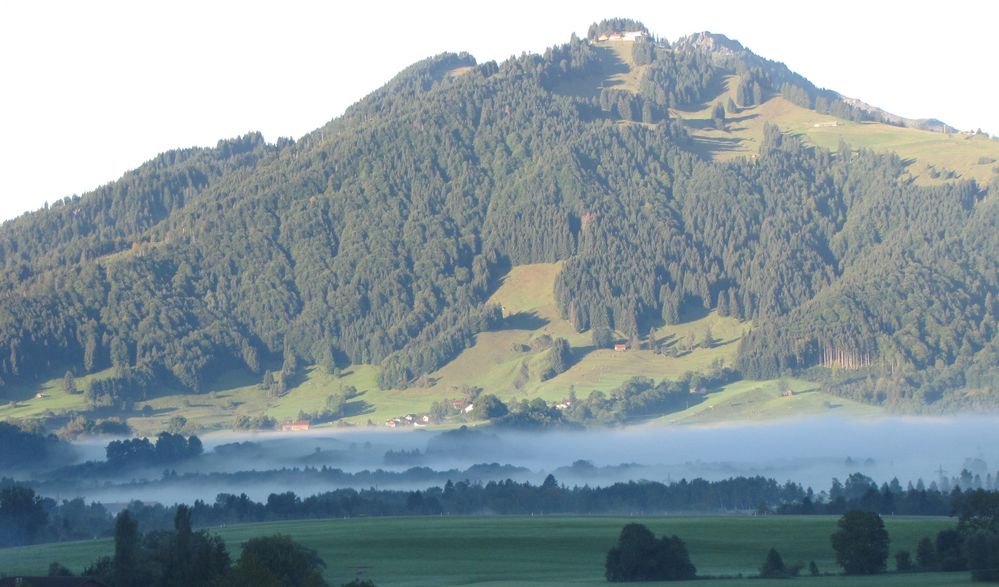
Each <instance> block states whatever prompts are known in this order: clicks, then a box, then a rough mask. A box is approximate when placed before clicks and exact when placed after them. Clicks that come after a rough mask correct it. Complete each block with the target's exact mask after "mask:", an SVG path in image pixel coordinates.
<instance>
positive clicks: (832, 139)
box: [673, 76, 999, 184]
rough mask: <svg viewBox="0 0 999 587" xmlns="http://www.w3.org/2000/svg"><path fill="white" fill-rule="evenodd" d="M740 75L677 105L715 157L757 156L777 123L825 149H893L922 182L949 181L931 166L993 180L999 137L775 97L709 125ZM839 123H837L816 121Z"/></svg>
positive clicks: (699, 143)
mask: <svg viewBox="0 0 999 587" xmlns="http://www.w3.org/2000/svg"><path fill="white" fill-rule="evenodd" d="M738 83H739V78H738V76H729V77H728V78H726V79H725V81H724V88H725V90H724V91H723V92H722V93H721V94H720V95H719V96H718V97H717V98H715V99H713V100H711V101H709V102H708V104H707V105H706V106H705V107H704V108H700V109H698V110H690V111H684V110H674V111H673V114H674V115H676V116H678V117H680V118H682V119H683V120H684V122H685V124H686V126H687V128H688V129H689V130H690V132H691V134H692V135H693V137H694V149H695V150H696V151H698V152H699V153H701V154H702V155H704V156H706V157H710V158H712V159H714V160H716V161H725V160H728V159H732V158H734V157H744V156H753V155H756V154H757V153H758V152H759V148H760V144H761V143H762V141H763V126H764V124H765V123H767V122H769V123H773V124H776V125H777V126H779V127H780V128H781V130H783V131H784V132H789V133H792V134H796V135H799V136H802V137H804V138H805V140H806V142H808V143H811V144H814V145H817V146H819V147H823V148H827V149H836V148H837V147H838V146H839V141H840V140H843V141H845V142H846V143H847V144H848V145H850V147H852V148H854V149H860V148H866V149H873V150H875V151H880V152H895V153H898V155H899V156H900V157H902V158H903V159H904V160H906V161H908V162H909V166H908V171H909V173H910V175H912V176H913V177H914V178H915V179H916V180H917V181H918V182H919V183H923V184H934V183H941V182H943V181H946V179H945V177H944V176H943V175H941V176H940V177H938V178H934V177H932V175H931V169H930V167H929V166H933V167H934V168H935V169H936V171H937V172H939V173H941V174H942V173H945V172H946V171H948V170H949V171H953V172H955V173H956V177H955V178H954V179H975V180H977V181H978V182H979V183H985V182H987V181H989V179H990V178H991V177H992V175H993V174H994V173H995V171H994V170H993V168H994V167H996V164H997V163H996V162H999V141H994V140H991V139H989V138H987V137H984V136H978V135H969V134H962V133H958V134H944V133H937V132H930V131H925V130H917V129H913V128H904V127H897V126H891V125H887V124H866V123H865V124H859V123H855V122H852V121H849V120H843V119H841V118H836V117H834V116H830V115H828V114H819V113H818V112H815V111H814V110H809V109H807V108H802V107H800V106H797V105H795V104H792V103H791V102H788V101H787V100H785V99H784V98H781V97H779V96H778V97H774V98H771V99H769V100H767V101H766V102H764V103H763V104H760V105H758V106H754V107H751V108H740V109H739V112H737V113H734V114H727V122H726V128H725V130H718V129H715V128H714V126H713V125H712V124H711V107H712V106H713V105H714V103H716V102H718V101H721V102H722V103H723V104H725V103H727V102H728V99H729V98H732V99H733V100H734V98H735V89H736V87H737V86H738ZM831 123H835V124H836V126H818V127H817V126H815V125H816V124H820V125H826V124H831Z"/></svg>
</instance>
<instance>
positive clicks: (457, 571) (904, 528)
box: [0, 516, 970, 587]
mask: <svg viewBox="0 0 999 587" xmlns="http://www.w3.org/2000/svg"><path fill="white" fill-rule="evenodd" d="M629 522H641V523H644V524H646V525H648V526H649V527H650V528H651V529H652V530H653V531H654V532H655V533H656V534H663V533H667V534H671V535H672V534H676V535H677V536H680V537H681V538H683V539H684V541H686V543H687V546H688V548H689V550H690V556H691V560H692V561H693V562H694V564H695V565H697V569H698V573H699V574H700V575H714V576H719V575H726V576H732V577H735V576H738V575H739V574H742V575H744V576H747V577H748V576H750V575H754V574H756V572H757V569H758V567H759V565H760V564H761V563H762V561H763V559H764V557H765V555H766V552H767V550H768V549H769V548H771V547H775V548H777V550H778V551H780V553H781V554H782V555H783V557H784V560H785V561H787V562H788V563H792V562H795V561H801V562H803V563H805V564H806V565H807V563H808V561H811V560H814V561H815V562H816V564H817V565H818V567H819V569H820V571H821V572H823V573H834V572H836V571H837V570H838V568H837V567H836V565H835V560H834V554H833V551H832V549H831V547H830V546H829V535H830V534H831V533H832V532H833V530H834V529H835V526H836V518H833V517H782V516H771V517H656V518H647V517H631V518H624V517H548V516H538V517H498V516H497V517H454V518H368V519H348V520H314V521H302V522H279V523H268V524H246V525H239V526H232V527H227V528H221V529H217V530H213V531H216V532H217V533H218V534H219V535H221V536H222V537H223V538H224V539H225V541H226V543H227V544H228V545H229V546H230V548H231V549H232V550H236V549H237V548H238V545H239V544H240V543H242V542H243V541H245V540H247V539H249V538H251V537H254V536H260V535H268V534H275V533H282V534H290V535H291V536H293V537H294V538H295V539H296V540H299V541H301V542H302V543H304V544H306V545H308V546H310V547H312V548H315V549H316V550H318V551H319V553H320V554H321V555H322V557H323V558H324V559H325V561H326V563H327V572H326V577H327V579H328V580H329V581H330V583H331V584H340V583H343V582H345V581H347V580H349V579H350V578H352V577H353V575H354V572H355V570H356V569H357V568H358V567H365V568H367V569H368V570H367V576H368V577H370V578H371V579H373V580H374V581H375V583H377V584H378V585H382V586H384V585H399V586H411V587H423V586H426V587H429V586H437V585H490V586H495V585H597V584H604V583H605V582H604V580H603V562H604V557H605V555H606V552H607V549H608V548H610V546H612V545H613V544H614V543H615V542H616V539H617V535H618V533H619V532H620V530H621V527H622V526H624V524H627V523H629ZM885 523H886V525H887V528H888V531H889V533H890V535H891V552H892V553H894V552H896V551H898V550H900V549H907V550H909V551H910V552H914V551H915V547H916V543H917V541H918V540H919V538H921V537H922V536H926V535H935V534H936V532H937V531H939V530H941V529H943V528H945V527H948V526H952V525H953V521H952V520H948V519H941V518H913V517H905V518H886V520H885ZM111 549H112V544H111V542H110V541H107V540H102V541H91V542H76V543H67V544H57V545H43V546H35V547H28V548H16V549H7V550H0V570H3V571H6V572H8V573H44V571H45V570H46V568H47V567H48V564H49V563H50V562H51V561H53V560H58V561H60V562H62V563H63V564H66V565H67V566H69V567H70V568H71V569H75V570H80V569H82V568H83V566H85V565H86V564H87V563H88V562H89V561H91V560H93V559H95V558H96V557H98V556H101V555H106V554H110V553H111ZM806 573H807V571H806ZM793 582H794V583H802V584H805V585H809V586H816V587H818V586H824V585H836V586H840V585H842V586H847V585H849V586H854V585H857V586H860V585H965V584H968V583H970V581H969V577H968V574H967V573H954V574H939V573H931V574H917V575H895V574H887V575H881V576H877V577H868V578H847V577H840V576H820V577H801V578H799V579H796V580H794V581H793ZM696 584H697V585H703V586H711V585H733V584H747V585H754V586H759V587H762V586H766V585H787V584H788V581H786V580H785V581H775V582H770V581H761V580H757V579H743V580H735V579H724V580H722V579H715V580H701V581H698V582H697V583H696Z"/></svg>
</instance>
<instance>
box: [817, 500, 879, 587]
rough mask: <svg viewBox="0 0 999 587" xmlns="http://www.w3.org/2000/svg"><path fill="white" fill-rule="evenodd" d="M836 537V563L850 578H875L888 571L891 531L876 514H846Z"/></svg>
mask: <svg viewBox="0 0 999 587" xmlns="http://www.w3.org/2000/svg"><path fill="white" fill-rule="evenodd" d="M836 525H837V527H838V530H836V532H834V533H833V534H832V536H831V537H830V540H831V541H832V547H833V550H834V551H836V563H837V564H838V565H840V566H841V567H843V570H844V571H845V572H846V574H848V575H871V574H874V573H878V572H881V571H884V570H885V563H886V562H887V560H888V531H887V530H885V523H884V521H883V520H882V519H881V516H879V515H878V514H876V513H873V512H864V511H860V510H851V511H849V512H846V513H845V514H843V517H841V518H840V519H839V522H838V523H837V524H836Z"/></svg>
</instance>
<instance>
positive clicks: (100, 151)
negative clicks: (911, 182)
mask: <svg viewBox="0 0 999 587" xmlns="http://www.w3.org/2000/svg"><path fill="white" fill-rule="evenodd" d="M817 6H818V4H817V3H813V2H803V1H798V2H765V1H757V2H747V1H745V0H741V1H736V2H731V1H728V0H711V1H708V2H693V1H690V0H685V1H683V2H675V1H666V0H659V1H645V2H638V1H627V0H617V1H615V2H607V1H606V0H604V1H600V2H596V1H591V0H575V1H572V2H544V1H542V0H534V1H531V2H524V1H521V0H503V1H499V2H493V3H489V4H486V3H484V2H472V1H468V0H466V1H463V2H452V1H446V2H444V1H442V2H412V1H407V2H398V3H391V2H384V1H381V0H364V1H349V0H348V1H329V2H304V1H283V2H258V1H255V0H254V1H240V2H206V1H203V0H202V1H189V0H172V1H170V2H165V1H163V0H150V1H145V0H142V1H139V2H136V1H134V0H132V1H127V2H106V1H87V2H80V1H78V0H77V1H67V2H55V1H47V0H3V2H0V220H3V219H7V218H12V217H14V216H16V215H18V214H21V213H23V212H25V211H28V210H33V209H37V208H39V207H41V206H42V205H43V204H44V203H45V202H46V201H49V202H51V201H54V200H57V199H60V198H62V197H63V196H66V195H72V194H81V193H84V192H87V191H89V190H91V189H93V188H95V187H97V186H99V185H101V184H103V183H107V182H108V181H111V180H114V179H116V178H118V177H120V176H121V174H122V173H123V172H125V171H126V170H128V169H132V168H135V167H137V166H138V165H139V164H141V163H142V162H143V161H146V160H148V159H150V158H152V157H153V156H155V155H156V154H157V153H160V152H162V151H165V150H168V149H172V148H178V147H188V146H194V145H201V146H209V145H214V144H215V143H216V142H217V141H218V139H220V138H226V137H232V136H236V135H239V134H243V133H245V132H247V131H250V130H259V131H261V132H263V133H264V136H265V138H266V139H267V140H268V141H273V140H275V139H277V138H278V137H280V136H292V137H295V138H298V137H300V136H301V135H302V134H304V133H306V132H308V131H310V130H312V129H314V128H317V127H319V126H320V125H322V124H324V123H325V122H327V121H329V120H330V119H332V118H334V117H336V116H338V115H339V114H341V113H342V112H343V110H344V109H345V108H346V107H347V106H349V105H350V104H352V103H354V102H356V101H357V100H358V99H360V98H361V97H363V96H364V95H366V94H367V93H369V92H371V91H372V90H374V89H376V88H377V87H379V86H380V85H382V84H383V83H384V82H386V81H387V80H388V79H389V78H390V77H392V76H393V75H394V74H396V73H397V72H398V71H399V70H401V69H402V68H404V67H405V66H407V65H409V64H411V63H413V62H415V61H417V60H419V59H422V58H424V57H427V56H430V55H433V54H436V53H439V52H442V51H468V52H470V53H472V54H473V55H474V56H475V57H476V59H478V60H479V62H483V61H488V60H490V59H495V60H497V61H501V60H503V59H505V58H506V57H508V56H510V55H511V54H515V53H517V54H519V53H521V52H523V51H532V52H536V51H541V50H543V49H544V48H545V47H548V46H550V45H554V44H558V43H563V42H565V41H567V40H568V38H569V35H570V34H571V33H572V32H576V33H577V34H579V35H580V36H585V33H586V29H587V27H588V26H589V24H590V23H592V22H594V21H597V20H600V19H602V18H608V17H615V16H623V17H629V18H636V19H638V20H641V21H643V22H644V23H645V24H646V26H648V27H649V28H650V29H651V30H652V31H653V32H654V33H655V34H658V35H660V36H664V37H666V38H667V39H669V40H670V41H675V40H676V39H677V38H678V37H680V36H682V35H685V34H689V33H692V32H697V31H702V30H710V31H712V32H716V33H722V34H725V35H728V36H729V37H731V38H734V39H737V40H739V41H740V42H742V44H743V45H745V46H747V47H748V48H749V49H751V50H753V51H754V52H756V53H758V54H760V55H762V56H764V57H767V58H770V59H776V60H780V61H784V62H785V63H786V64H787V65H788V66H789V67H790V68H791V69H792V70H795V71H798V72H799V73H801V74H803V75H804V76H805V77H807V78H808V79H810V80H811V81H812V82H813V83H815V84H816V85H818V86H822V87H828V88H830V89H833V90H836V91H839V92H841V93H843V94H845V95H847V96H852V97H856V98H860V99H862V100H864V101H866V102H868V103H871V104H874V105H876V106H880V107H882V108H884V109H886V110H888V111H890V112H893V113H895V114H899V115H902V116H907V117H911V118H924V117H936V118H940V119H941V120H943V121H945V122H947V123H948V124H951V125H953V126H956V127H958V128H960V129H975V128H981V129H983V130H984V131H986V132H989V133H990V134H994V135H999V108H997V107H996V97H997V93H999V92H997V91H996V90H997V89H999V81H997V80H999V78H997V76H996V73H995V72H996V70H997V66H996V56H997V55H999V50H997V45H996V43H995V37H994V35H995V33H996V29H997V27H999V25H997V23H999V2H991V1H988V2H986V1H982V2H974V1H971V0H949V1H948V2H946V3H943V2H934V3H932V4H929V3H927V4H923V3H921V2H919V1H918V0H910V1H909V2H905V3H902V2H898V3H894V2H880V1H874V2H872V1H869V0H865V1H863V2H858V1H855V0H836V1H835V2H826V3H822V7H823V8H824V10H822V11H819V10H817V9H816V8H817ZM990 71H991V72H992V73H989V72H990Z"/></svg>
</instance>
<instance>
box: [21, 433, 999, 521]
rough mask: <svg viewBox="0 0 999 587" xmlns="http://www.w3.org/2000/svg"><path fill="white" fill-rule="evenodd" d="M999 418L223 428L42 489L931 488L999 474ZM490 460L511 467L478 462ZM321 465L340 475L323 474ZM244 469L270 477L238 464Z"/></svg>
mask: <svg viewBox="0 0 999 587" xmlns="http://www.w3.org/2000/svg"><path fill="white" fill-rule="evenodd" d="M997 424H999V419H996V418H986V417H948V418H890V419H877V420H841V419H826V418H823V419H803V420H794V421H786V422H776V423H774V422H771V423H759V424H729V425H715V426H673V427H652V426H635V427H629V428H621V429H598V430H589V431H571V432H570V431H552V432H537V433H527V432H514V431H503V430H496V429H489V428H484V429H471V430H456V431H450V432H445V433H441V432H436V431H433V432H432V431H426V430H410V431H387V430H375V429H355V430H333V429H330V430H313V431H310V432H303V433H290V434H213V435H208V436H205V437H202V440H203V442H204V445H205V454H204V455H202V456H201V457H199V458H196V459H192V460H189V461H185V462H183V463H178V464H177V466H174V467H171V468H170V470H169V471H166V472H164V471H163V470H161V469H157V470H144V471H130V472H129V473H128V474H127V475H124V476H123V477H124V478H122V479H114V480H111V483H107V482H106V481H107V480H100V481H97V480H94V481H92V482H81V483H76V484H74V486H73V487H66V486H65V485H64V484H61V483H58V482H54V481H49V482H48V483H47V484H43V485H41V486H40V489H41V490H42V492H43V493H46V494H52V493H53V490H57V491H58V493H59V494H61V495H62V496H66V495H67V493H73V494H74V495H80V496H83V497H85V498H86V499H88V500H99V501H104V502H124V501H129V500H131V499H139V500H143V501H156V502H160V503H174V502H188V503H190V502H192V501H193V500H195V499H203V500H206V501H209V502H211V501H213V500H214V499H215V496H216V495H217V494H218V493H222V492H226V493H236V494H239V493H243V492H245V493H247V495H249V496H250V497H251V498H254V499H258V500H261V499H266V497H267V495H268V494H270V493H272V492H284V491H294V492H295V493H296V494H298V495H300V496H306V495H311V494H314V493H318V492H322V491H330V490H333V489H337V488H341V487H353V488H356V489H363V488H368V487H373V486H376V487H379V488H381V489H390V488H398V489H422V488H426V487H428V486H435V485H436V486H440V485H443V484H444V483H445V482H446V481H447V480H448V479H451V480H453V481H460V480H464V479H468V480H470V481H473V482H475V481H477V482H487V481H490V480H502V479H506V478H512V479H514V480H517V481H530V482H532V483H540V482H541V481H542V480H543V479H544V478H545V476H546V475H548V474H553V475H555V477H556V479H557V480H558V481H559V482H560V483H564V484H567V485H582V484H589V485H591V486H594V485H608V484H611V483H614V482H618V481H631V480H651V481H661V482H670V481H679V480H680V479H683V478H686V479H692V478H696V477H701V478H704V479H707V480H720V479H725V478H729V477H734V476H755V475H760V476H764V477H772V478H774V479H776V480H777V481H779V482H784V481H794V482H797V483H800V484H802V485H805V486H809V487H812V488H813V489H814V490H815V491H816V492H820V491H822V490H826V489H828V488H829V486H830V482H831V480H832V479H833V478H834V477H835V478H838V479H840V480H844V479H845V478H846V477H847V476H848V475H849V474H851V473H855V472H861V473H863V474H865V475H868V476H869V477H871V478H873V479H874V480H875V481H877V482H878V483H881V482H885V481H889V480H891V479H892V478H894V477H897V478H898V479H899V480H900V481H901V482H902V484H903V485H905V484H906V483H907V482H909V481H911V482H913V483H915V482H916V481H917V480H918V479H923V480H924V481H925V482H926V484H927V485H928V484H929V483H930V482H932V481H935V480H938V478H939V477H940V476H941V471H942V472H943V475H944V476H947V477H957V476H958V475H959V474H960V472H961V470H962V468H969V469H972V473H974V474H979V475H980V476H981V478H982V479H985V478H986V476H987V475H989V474H992V475H993V476H995V473H996V470H995V468H994V467H996V466H999V454H997V452H999V426H997ZM101 446H102V445H101V444H100V443H99V442H97V441H90V442H86V443H81V449H82V450H83V453H84V454H86V455H87V456H88V457H89V458H97V457H98V456H99V450H98V449H99V448H101ZM488 463H498V464H500V465H507V466H505V467H481V466H477V465H481V464H488ZM323 467H327V468H332V469H338V470H340V471H343V472H344V475H340V474H336V475H333V474H323V473H322V468H323ZM414 467H419V469H417V470H416V471H414V470H413V468H414ZM282 469H284V471H281V470H282ZM292 469H297V471H293V470H292ZM378 470H381V472H380V473H378V474H374V473H373V472H375V471H378ZM247 471H257V472H261V474H259V475H256V474H249V473H241V472H247ZM265 471H271V472H272V473H269V474H263V473H262V472H265ZM365 472H367V473H365ZM174 473H176V475H174Z"/></svg>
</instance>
